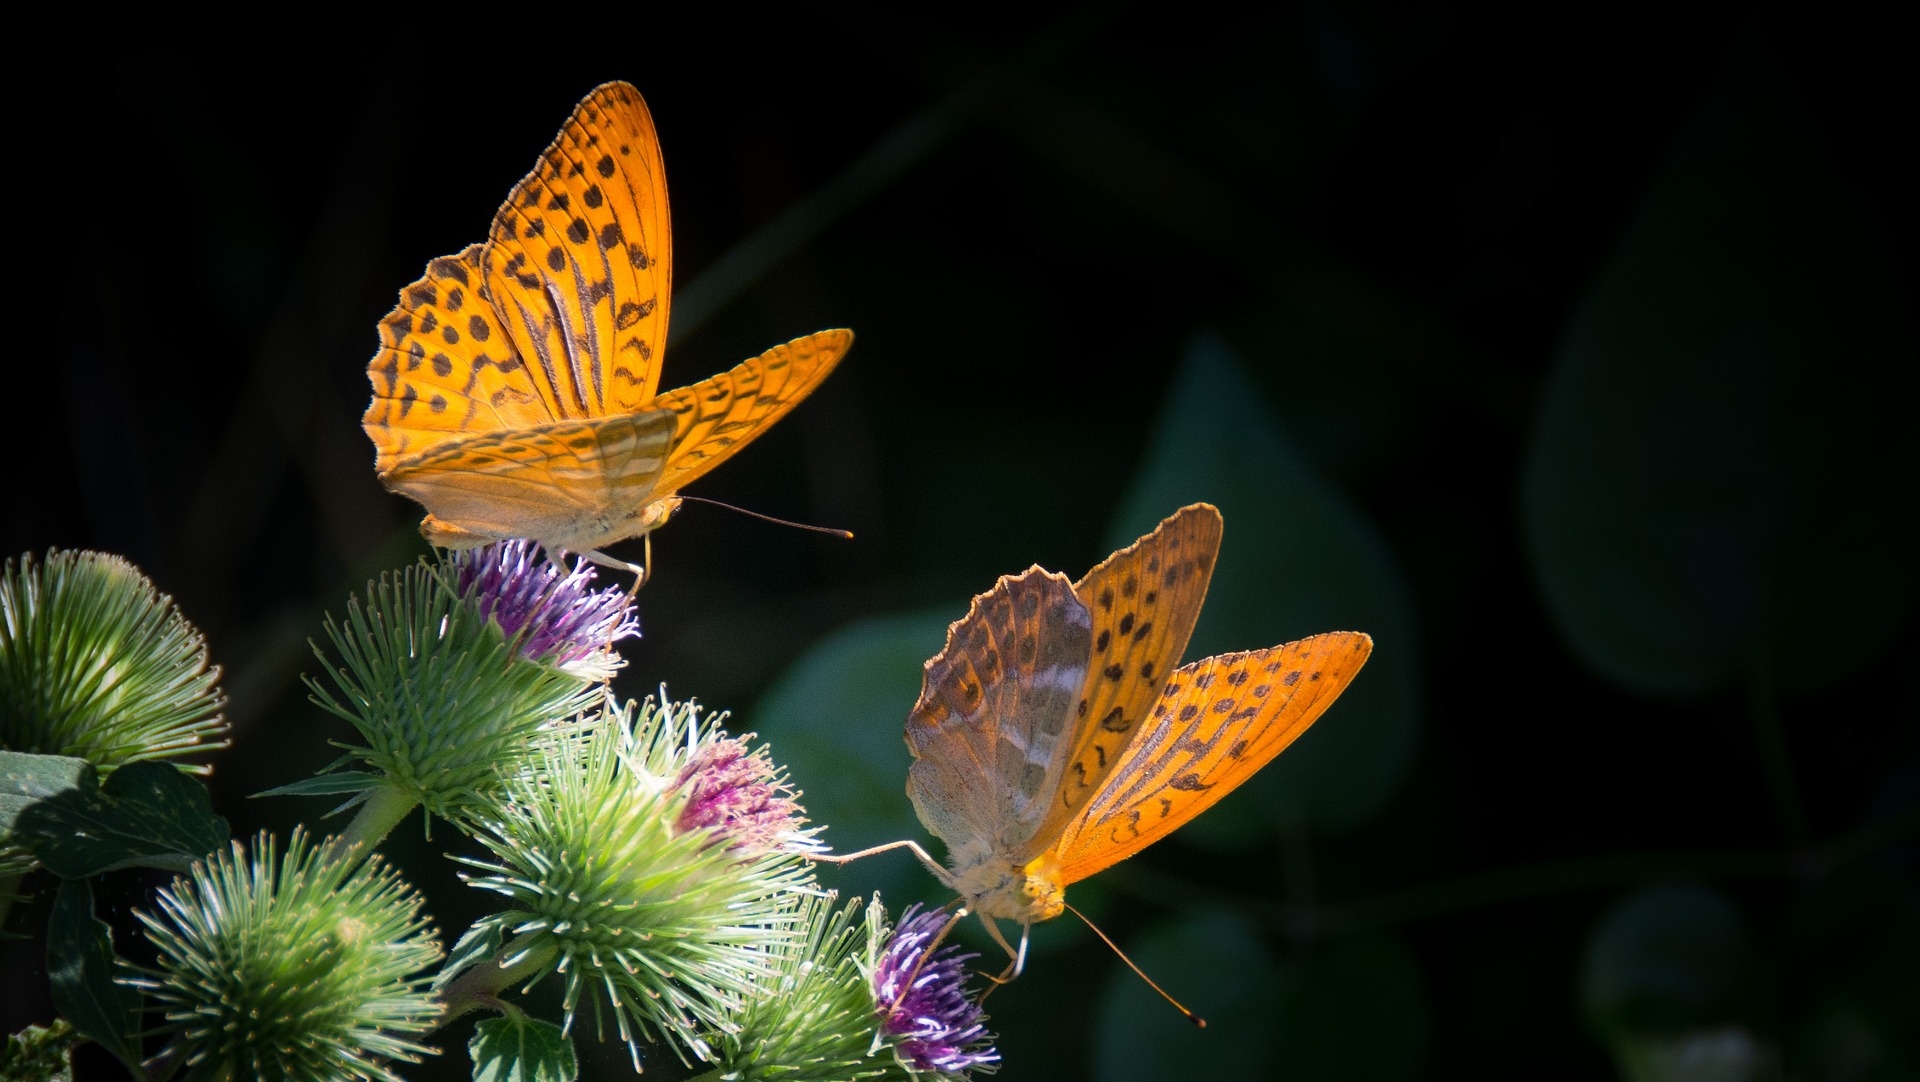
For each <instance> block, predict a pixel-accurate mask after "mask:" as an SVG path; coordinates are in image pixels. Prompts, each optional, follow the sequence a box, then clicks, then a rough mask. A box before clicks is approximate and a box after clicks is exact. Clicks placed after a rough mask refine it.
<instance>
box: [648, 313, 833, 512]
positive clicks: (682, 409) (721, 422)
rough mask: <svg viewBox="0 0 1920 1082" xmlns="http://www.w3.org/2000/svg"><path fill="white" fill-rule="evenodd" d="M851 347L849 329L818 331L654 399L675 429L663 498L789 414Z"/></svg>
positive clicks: (661, 491)
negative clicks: (668, 414)
mask: <svg viewBox="0 0 1920 1082" xmlns="http://www.w3.org/2000/svg"><path fill="white" fill-rule="evenodd" d="M852 345H853V332H852V331H847V330H833V331H820V332H819V333H817V334H810V335H807V336H806V337H804V338H796V339H794V340H793V341H791V342H788V343H787V344H785V345H781V346H775V347H773V348H772V349H770V350H767V351H766V352H765V353H762V354H761V355H760V356H758V357H753V358H750V359H748V360H746V361H742V362H741V363H740V364H737V365H735V366H734V367H733V368H732V369H730V370H728V371H726V372H722V373H720V374H719V375H717V376H714V377H712V378H710V379H704V380H701V381H700V382H699V383H696V384H694V385H692V386H691V387H682V388H680V389H678V390H674V391H668V392H666V393H665V394H662V395H660V396H659V397H658V398H656V399H654V401H653V406H654V408H655V409H661V410H666V411H669V412H671V413H672V414H673V415H674V423H675V428H674V436H673V449H672V451H671V452H670V453H669V454H668V456H667V466H666V470H665V471H664V473H663V474H662V476H661V478H660V483H659V485H658V487H657V491H658V494H659V495H663V496H664V495H667V494H670V493H674V492H678V491H679V490H680V489H681V488H683V487H685V486H686V485H687V484H689V483H691V482H692V481H693V480H694V479H695V478H698V477H699V476H701V475H702V474H704V473H706V472H707V471H708V470H710V469H712V468H714V467H715V466H717V465H719V464H720V463H721V462H724V461H725V460H726V459H727V457H728V456H729V455H731V454H733V453H734V452H735V451H738V450H739V449H740V448H741V447H743V446H745V445H746V444H747V442H748V441H750V440H752V439H753V438H754V437H755V436H758V435H759V434H760V433H762V432H764V431H766V429H767V427H768V426H770V425H772V424H773V423H774V422H775V421H778V420H779V419H780V418H782V417H784V416H786V415H787V411H788V410H791V409H792V408H793V407H794V405H795V404H796V403H798V402H799V401H800V400H801V399H802V398H805V397H806V396H807V395H809V394H811V393H812V392H813V389H814V388H815V387H817V386H819V384H820V381H821V380H823V379H826V378H827V373H829V372H832V371H833V367H834V365H836V364H839V363H840V358H841V357H842V356H844V355H845V354H846V352H847V349H848V347H850V346H852Z"/></svg>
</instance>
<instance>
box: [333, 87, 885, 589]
mask: <svg viewBox="0 0 1920 1082" xmlns="http://www.w3.org/2000/svg"><path fill="white" fill-rule="evenodd" d="M671 284H672V243H671V235H670V231H669V226H668V217H667V193H666V178H665V174H664V172H663V170H662V167H661V161H660V147H659V140H658V138H657V136H656V134H655V132H654V128H653V120H652V117H651V116H649V115H648V113H647V109H646V105H645V103H644V102H643V101H642V100H641V99H640V95H639V92H638V91H636V90H634V88H633V87H631V86H629V85H627V84H625V83H608V84H606V85H604V86H602V87H599V88H598V89H596V90H594V91H593V93H591V94H589V95H588V96H587V98H586V99H585V100H584V101H582V102H581V103H580V105H579V107H578V108H576V109H575V110H574V113H573V115H572V117H570V118H569V119H568V121H567V123H566V125H565V126H564V127H562V128H561V131H560V134H559V136H558V137H556V138H555V140H554V142H553V145H552V146H550V147H548V148H547V151H546V152H545V153H544V154H543V155H542V156H541V159H540V161H539V163H538V164H537V165H536V166H535V168H534V170H533V172H531V173H529V174H528V175H527V177H526V178H525V179H523V180H522V181H521V182H520V183H519V184H518V185H516V186H515V188H514V190H513V192H512V193H511V194H510V195H509V196H508V197H507V201H506V202H505V203H504V204H503V205H502V206H501V208H500V210H499V212H498V213H497V214H495V216H494V220H493V226H492V228H491V230H490V234H489V237H488V239H487V241H486V242H485V243H484V244H474V245H470V246H468V247H467V248H466V249H465V250H463V251H461V252H459V253H458V254H455V255H451V256H445V257H442V258H439V259H435V260H432V261H431V262H429V263H428V264H427V270H426V274H425V275H424V276H423V277H422V278H421V279H420V280H419V281H417V282H414V283H413V284H411V285H409V286H407V287H406V288H405V289H403V290H401V292H400V303H399V304H398V305H397V306H396V307H395V308H394V310H393V311H392V312H390V313H388V315H387V317H386V318H385V319H384V320H383V321H382V322H381V325H380V350H379V351H378V352H377V353H375V354H374V357H373V360H372V361H371V362H370V363H369V364H368V366H367V376H368V379H369V380H370V381H371V382H372V384H373V401H372V403H371V404H370V405H369V406H368V408H367V412H366V415H365V417H363V418H362V420H361V424H362V427H363V428H365V430H366V432H367V435H368V436H369V437H371V438H372V440H373V443H374V447H375V450H376V452H377V457H376V460H375V469H376V472H377V473H378V474H379V476H380V479H381V481H382V482H383V483H384V484H385V485H386V486H387V487H388V488H390V489H392V490H394V491H396V492H400V493H402V494H404V495H407V496H409V497H411V498H413V499H414V500H417V501H418V502H419V503H420V504H422V505H423V506H424V507H425V508H426V509H427V511H428V515H427V517H426V519H425V520H424V521H423V522H422V523H421V532H422V533H423V534H424V535H425V536H426V537H427V539H428V540H429V541H430V542H432V543H433V544H435V545H440V546H443V547H449V548H466V547H472V546H475V545H482V544H486V543H488V542H491V541H496V540H502V539H506V538H512V537H524V538H531V539H533V540H535V541H538V542H540V543H541V544H542V545H544V546H546V547H548V548H550V549H563V550H566V551H570V552H578V553H582V554H584V555H587V556H589V557H590V558H593V559H596V560H599V561H601V562H603V563H611V564H615V565H618V566H629V565H624V564H623V563H622V562H621V561H617V560H612V559H610V558H608V557H605V556H604V555H603V554H602V553H600V552H599V551H598V550H599V549H601V548H603V547H605V546H607V545H611V544H613V543H615V542H618V541H622V540H626V539H628V538H633V537H641V536H644V535H645V534H647V533H648V532H649V531H651V530H653V529H654V528H656V527H658V526H660V525H661V524H662V523H664V522H666V521H667V520H668V519H669V518H671V517H672V515H673V513H674V511H675V510H677V509H678V507H679V506H680V501H679V497H678V495H677V493H678V492H679V491H680V489H681V488H683V487H684V486H685V485H687V484H688V483H690V482H691V481H693V480H694V479H696V478H698V477H699V476H701V475H702V474H704V473H706V471H707V470H709V469H711V468H713V467H714V466H716V465H718V464H719V463H720V462H722V461H724V460H725V459H726V458H727V457H729V456H730V455H731V454H732V453H733V452H734V451H736V450H738V449H739V448H740V447H742V446H744V445H745V444H746V443H747V442H749V441H750V440H752V439H753V438H754V437H756V436H758V435H759V434H760V433H761V432H763V431H765V430H766V429H767V427H768V426H770V425H772V424H773V423H774V422H775V421H777V420H778V419H779V418H780V417H782V416H784V415H785V414H786V412H787V411H788V410H790V409H791V408H792V407H793V406H794V405H795V404H796V403H798V402H799V401H800V400H801V399H803V398H805V397H806V396H807V395H808V394H809V393H811V392H812V390H813V389H814V387H816V386H818V384H819V382H820V381H821V380H822V379H824V378H826V376H827V374H828V373H829V372H831V371H832V370H833V368H834V366H835V365H836V364H837V363H838V362H839V360H840V358H841V356H842V355H844V354H845V353H846V351H847V349H848V347H849V346H851V345H852V342H853V335H852V333H851V332H849V331H845V330H833V331H822V332H819V333H817V334H813V335H808V336H806V337H803V338H797V339H794V340H793V341H792V342H789V343H787V344H786V345H783V346H776V347H774V348H773V349H770V350H768V351H767V352H765V353H763V354H761V355H760V356H758V357H754V358H750V359H748V360H747V361H744V362H742V363H741V364H739V365H737V366H735V367H734V368H733V369H731V370H729V371H726V372H722V373H720V374H719V375H716V376H713V377H711V378H709V379H706V380H702V381H700V382H699V383H695V384H692V385H691V386H687V387H681V388H678V389H676V390H670V391H665V392H661V391H659V390H658V387H659V379H660V358H661V355H662V353H663V352H664V347H665V343H666V334H667V315H668V305H669V300H670V290H671ZM635 570H636V571H638V570H639V569H638V568H635Z"/></svg>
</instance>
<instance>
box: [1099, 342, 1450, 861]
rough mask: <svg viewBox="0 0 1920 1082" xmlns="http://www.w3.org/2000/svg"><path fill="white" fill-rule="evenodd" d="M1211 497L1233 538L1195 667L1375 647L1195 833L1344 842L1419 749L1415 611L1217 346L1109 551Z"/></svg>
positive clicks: (1194, 375) (1190, 372) (1195, 350)
mask: <svg viewBox="0 0 1920 1082" xmlns="http://www.w3.org/2000/svg"><path fill="white" fill-rule="evenodd" d="M1198 500H1204V501H1206V502H1208V503H1211V504H1213V505H1215V506H1217V507H1218V508H1220V513H1221V515H1222V516H1223V517H1224V518H1225V520H1226V533H1225V536H1224V537H1223V538H1222V540H1221V545H1220V559H1219V562H1218V564H1217V565H1216V567H1215V569H1214V574H1213V584H1212V587H1211V588H1210V589H1209V590H1208V593H1207V602H1206V607H1205V608H1204V609H1202V610H1201V613H1200V622H1199V625H1198V627H1197V628H1196V629H1195V631H1194V635H1193V641H1192V643H1191V644H1190V645H1189V646H1188V647H1187V657H1188V659H1193V658H1199V657H1206V656H1209V655H1212V654H1218V653H1224V652H1227V651H1232V650H1252V649H1259V648H1263V647H1268V646H1274V645H1277V644H1279V643H1283V642H1290V641H1292V640H1294V639H1299V638H1303V637H1305V636H1307V635H1311V634H1315V633H1317V632H1322V631H1364V632H1367V633H1368V634H1370V635H1372V636H1373V641H1374V649H1373V657H1372V659H1371V660H1369V661H1368V662H1367V666H1366V668H1365V669H1364V670H1363V671H1362V672H1361V673H1360V675H1359V676H1358V677H1357V678H1356V679H1355V680H1354V682H1353V686H1352V687H1350V688H1348V689H1347V691H1346V693H1345V694H1344V695H1342V696H1341V698H1340V701H1339V702H1338V703H1335V704H1334V706H1333V707H1332V709H1330V710H1329V711H1328V712H1327V714H1326V716H1325V717H1323V718H1322V719H1321V720H1320V721H1319V722H1317V723H1316V724H1315V725H1314V727H1313V729H1312V730H1311V731H1309V732H1308V733H1307V734H1306V735H1304V736H1302V737H1301V738H1300V741H1299V742H1298V743H1297V744H1295V745H1294V746H1293V747H1291V748H1289V749H1288V750H1287V751H1286V752H1285V753H1283V754H1282V755H1281V756H1280V758H1279V759H1277V760H1276V761H1274V762H1273V763H1272V764H1271V765H1269V766H1268V767H1267V768H1266V769H1265V770H1263V771H1261V772H1260V774H1259V775H1258V776H1256V777H1255V779H1254V780H1253V781H1252V782H1250V783H1248V785H1246V786H1244V787H1243V788H1245V789H1246V790H1248V792H1247V793H1242V794H1235V795H1234V796H1230V797H1228V798H1227V799H1226V800H1225V801H1223V802H1221V804H1220V805H1219V807H1216V808H1214V809H1213V810H1212V811H1210V812H1208V813H1207V814H1206V815H1204V816H1201V817H1200V819H1198V820H1196V821H1195V822H1194V823H1193V824H1192V825H1190V826H1188V827H1186V828H1185V829H1183V830H1182V831H1181V834H1182V835H1183V836H1185V837H1187V838H1188V840H1189V841H1204V840H1207V839H1208V838H1211V839H1212V840H1213V841H1214V842H1215V843H1216V844H1226V843H1229V842H1231V841H1234V840H1236V839H1237V840H1239V841H1241V842H1243V843H1244V842H1250V841H1252V840H1253V839H1254V837H1258V836H1265V834H1266V824H1267V823H1268V822H1270V821H1271V818H1272V817H1274V816H1280V817H1285V818H1289V819H1292V818H1303V819H1304V820H1305V821H1306V822H1307V823H1309V824H1310V825H1313V826H1317V827H1320V828H1323V829H1334V830H1345V829H1351V828H1353V827H1356V826H1358V825H1360V824H1361V823H1364V822H1366V821H1367V820H1369V819H1371V818H1372V817H1373V816H1374V815H1375V814H1376V813H1377V812H1378V811H1379V810H1380V809H1381V807H1382V806H1384V805H1385V804H1386V802H1387V800H1388V799H1389V798H1390V797H1392V795H1393V794H1394V792H1395V791H1396V790H1397V789H1398V788H1399V786H1400V782H1401V780H1402V779H1403V778H1404V777H1405V776H1406V773H1407V770H1408V768H1409V767H1410V766H1411V764H1412V761H1413V752H1414V749H1415V747H1416V745H1417V743H1418V740H1419V731H1420V723H1421V718H1420V707H1419V704H1420V696H1421V690H1420V675H1419V674H1420V645H1419V639H1418V635H1417V632H1416V629H1415V622H1414V616H1413V604H1412V601H1411V599H1410V597H1409V594H1408V591H1407V587H1406V583H1405V580H1404V579H1403V577H1402V575H1401V573H1400V569H1399V566H1398V565H1397V564H1396V563H1395V561H1394V558H1393V555H1392V553H1391V552H1390V551H1389V550H1388V548H1387V546H1386V543H1385V542H1384V541H1383V540H1382V539H1381V537H1380V535H1379V534H1378V532H1377V531H1376V530H1375V529H1374V528H1373V526H1372V525H1371V524H1370V523H1369V522H1367V521H1366V519H1365V518H1364V517H1362V516H1361V515H1360V513H1359V512H1358V511H1357V510H1356V509H1354V507H1353V506H1352V505H1351V504H1350V503H1348V501H1347V500H1346V498H1345V497H1344V496H1343V495H1341V494H1340V492H1338V491H1337V490H1336V489H1334V488H1333V486H1332V485H1331V484H1329V483H1328V482H1327V481H1326V480H1325V479H1323V478H1321V477H1320V476H1318V475H1316V474H1315V473H1314V472H1313V471H1312V470H1311V469H1310V468H1309V467H1308V466H1307V465H1306V464H1305V462H1303V461H1302V459H1301V458H1300V456H1299V454H1298V453H1297V452H1295V450H1294V449H1293V447H1292V446H1291V444H1289V442H1288V440H1287V437H1286V433H1285V432H1284V431H1282V429H1281V426H1280V424H1279V422H1278V421H1277V420H1276V419H1275V418H1274V416H1273V415H1272V413H1271V411H1270V410H1269V409H1268V408H1267V406H1266V405H1265V404H1264V403H1263V402H1262V401H1261V395H1260V390H1259V388H1258V387H1257V386H1256V385H1255V384H1254V383H1253V381H1252V380H1250V379H1249V378H1248V377H1247V374H1246V372H1245V371H1244V370H1243V369H1242V368H1241V366H1240V363H1239V361H1238V360H1237V359H1236V358H1235V357H1234V356H1233V354H1232V352H1231V351H1230V350H1229V349H1228V348H1227V346H1226V345H1225V344H1224V343H1222V342H1220V341H1219V340H1218V339H1215V338H1212V337H1203V338H1200V339H1198V340H1197V341H1195V343H1194V344H1193V346H1192V347H1191V348H1190V349H1189V350H1188V353H1187V358H1186V360H1185V362H1184V364H1183V365H1182V367H1181V370H1180V373H1179V375H1178V376H1177V377H1176V378H1175V380H1174V384H1173V387H1172V389H1171V390H1170V392H1169V394H1168V396H1167V403H1166V406H1165V409H1164V410H1163V412H1162V413H1161V415H1160V419H1159V421H1158V422H1157V424H1156V427H1155V430H1154V436H1153V439H1152V442H1151V444H1150V446H1149V450H1148V454H1147V459H1146V462H1145V463H1144V464H1143V465H1142V467H1141V470H1140V473H1139V476H1138V477H1136V478H1135V480H1134V482H1133V485H1132V487H1131V489H1130V491H1129V492H1128V494H1127V495H1126V497H1125V498H1124V499H1123V500H1122V501H1121V505H1120V510H1119V513H1118V514H1117V516H1116V517H1115V520H1114V525H1113V529H1112V530H1111V532H1110V533H1109V535H1108V541H1109V543H1110V544H1111V545H1112V547H1114V548H1119V547H1120V546H1122V545H1127V544H1131V543H1132V542H1133V540H1134V539H1135V538H1137V537H1139V536H1141V535H1142V534H1145V533H1147V532H1148V531H1149V530H1151V529H1153V527H1154V526H1155V525H1156V524H1157V523H1158V522H1159V521H1160V520H1161V519H1163V518H1165V517H1166V516H1167V515H1170V514H1172V513H1173V512H1174V511H1175V510H1177V509H1179V508H1180V507H1183V506H1185V505H1187V504H1189V503H1193V502H1195V501H1198ZM1236 819H1238V820H1240V821H1241V822H1240V823H1238V824H1236V823H1235V822H1234V820H1236ZM1248 824H1251V828H1249V826H1248Z"/></svg>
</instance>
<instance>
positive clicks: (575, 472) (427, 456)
mask: <svg viewBox="0 0 1920 1082" xmlns="http://www.w3.org/2000/svg"><path fill="white" fill-rule="evenodd" d="M673 431H674V421H673V415H672V414H670V413H667V412H666V411H664V410H649V411H643V412H640V413H633V414H626V415H622V416H617V417H602V418H593V419H584V420H567V421H556V422H554V423H552V424H546V425H539V426H536V427H532V428H525V429H518V430H514V431H505V432H488V433H483V434H480V435H476V436H471V437H468V438H465V439H459V440H451V441H448V442H447V443H443V444H440V445H439V446H436V447H434V448H431V449H430V450H428V451H426V452H423V453H421V454H418V455H414V456H411V457H410V458H408V459H406V460H403V461H402V462H400V463H399V464H397V465H396V466H395V467H394V468H393V469H392V470H390V471H388V472H387V473H386V474H385V475H384V476H383V478H382V479H383V480H384V481H385V482H386V483H387V485H388V486H389V487H391V488H393V489H394V490H395V491H398V492H401V493H404V494H406V495H407V496H410V497H412V498H413V499H415V500H418V501H419V502H420V503H421V504H422V505H423V506H425V507H426V508H427V510H428V511H430V512H432V513H433V514H434V516H435V517H436V518H439V519H442V520H444V521H446V522H448V523H451V524H453V525H455V526H458V527H459V528H461V529H463V530H467V531H470V532H472V533H475V534H480V535H483V536H488V537H496V538H504V537H529V538H533V539H535V540H538V541H542V542H545V543H549V544H554V545H558V546H560V547H564V548H569V549H572V550H574V551H585V550H586V549H591V548H596V547H598V546H599V545H600V544H604V543H608V540H607V539H596V537H595V536H594V535H596V534H598V533H604V532H605V530H606V528H607V526H606V524H607V523H610V522H614V523H617V522H621V521H625V520H627V519H629V518H631V517H632V516H633V515H634V514H635V513H637V512H638V511H639V509H640V508H642V507H644V506H645V505H646V503H647V502H649V500H650V499H651V498H652V494H653V489H654V482H655V481H656V480H657V479H658V478H659V476H660V471H661V469H662V468H663V467H664V466H665V463H666V454H667V446H668V444H669V442H670V441H671V440H672V438H673Z"/></svg>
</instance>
